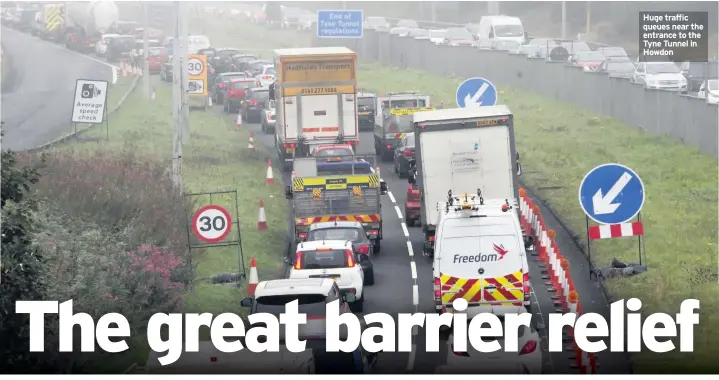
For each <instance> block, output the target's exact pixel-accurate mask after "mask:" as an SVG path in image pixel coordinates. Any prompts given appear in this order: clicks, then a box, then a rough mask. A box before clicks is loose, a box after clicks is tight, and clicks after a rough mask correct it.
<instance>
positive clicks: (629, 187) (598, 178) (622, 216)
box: [579, 164, 646, 274]
mask: <svg viewBox="0 0 719 380" xmlns="http://www.w3.org/2000/svg"><path fill="white" fill-rule="evenodd" d="M644 199H645V194H644V183H643V182H642V180H641V178H639V175H637V173H636V172H634V170H632V169H630V168H629V167H627V166H624V165H621V164H604V165H599V166H597V167H595V168H594V169H592V170H590V171H589V172H588V173H587V174H586V175H585V176H584V179H582V182H581V183H580V184H579V205H580V206H581V207H582V210H583V211H584V214H585V215H586V217H585V218H586V226H587V255H588V256H589V259H590V260H589V262H590V274H591V271H592V268H591V241H592V240H600V239H613V238H619V237H633V236H636V237H637V238H638V239H639V246H638V249H639V264H640V265H641V264H642V262H643V261H644V263H646V251H645V249H644V239H642V236H643V235H644V225H643V223H642V221H641V210H642V207H643V206H644ZM634 218H636V221H633V222H630V221H631V220H632V219H634ZM590 219H591V220H593V221H595V222H596V223H598V225H591V223H590ZM642 259H643V260H642Z"/></svg>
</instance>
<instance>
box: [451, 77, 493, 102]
mask: <svg viewBox="0 0 719 380" xmlns="http://www.w3.org/2000/svg"><path fill="white" fill-rule="evenodd" d="M456 101H457V106H458V107H460V108H474V107H481V106H493V105H495V104H497V88H496V87H495V86H494V84H492V82H490V81H489V80H487V79H485V78H469V79H467V80H465V81H464V82H462V83H461V84H460V85H459V86H458V87H457V94H456Z"/></svg>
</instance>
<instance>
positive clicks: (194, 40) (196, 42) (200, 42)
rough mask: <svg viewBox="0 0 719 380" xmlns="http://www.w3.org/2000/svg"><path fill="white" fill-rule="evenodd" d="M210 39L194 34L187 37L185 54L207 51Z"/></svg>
mask: <svg viewBox="0 0 719 380" xmlns="http://www.w3.org/2000/svg"><path fill="white" fill-rule="evenodd" d="M211 46H212V45H210V39H209V38H207V36H203V35H199V34H195V35H191V36H187V54H197V52H198V51H200V50H202V49H209V48H210V47H211Z"/></svg>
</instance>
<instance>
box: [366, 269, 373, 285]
mask: <svg viewBox="0 0 719 380" xmlns="http://www.w3.org/2000/svg"><path fill="white" fill-rule="evenodd" d="M364 284H365V285H374V269H369V270H368V271H367V272H365V275H364Z"/></svg>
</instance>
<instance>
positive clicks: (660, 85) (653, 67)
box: [631, 62, 687, 91]
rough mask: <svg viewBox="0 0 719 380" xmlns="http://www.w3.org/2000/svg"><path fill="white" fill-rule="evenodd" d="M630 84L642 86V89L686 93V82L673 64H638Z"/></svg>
mask: <svg viewBox="0 0 719 380" xmlns="http://www.w3.org/2000/svg"><path fill="white" fill-rule="evenodd" d="M631 80H632V82H633V83H638V84H643V85H644V88H653V89H658V90H669V91H686V89H687V80H686V78H684V76H683V75H682V74H681V71H679V68H678V67H677V65H676V64H674V63H673V62H640V63H639V65H638V66H637V68H636V70H634V75H632V79H631Z"/></svg>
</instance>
